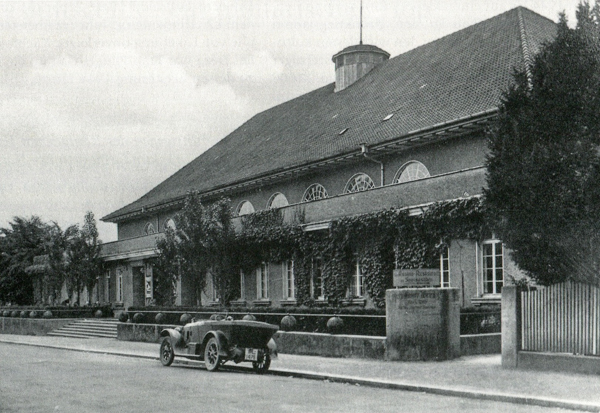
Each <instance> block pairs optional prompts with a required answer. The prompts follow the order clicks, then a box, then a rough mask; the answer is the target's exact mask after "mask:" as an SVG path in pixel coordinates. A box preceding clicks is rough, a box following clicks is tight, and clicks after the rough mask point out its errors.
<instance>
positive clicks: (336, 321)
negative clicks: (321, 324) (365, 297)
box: [327, 316, 344, 334]
mask: <svg viewBox="0 0 600 413" xmlns="http://www.w3.org/2000/svg"><path fill="white" fill-rule="evenodd" d="M343 327H344V320H342V319H341V318H339V317H338V316H335V317H331V318H330V319H329V320H327V331H329V332H330V333H331V334H337V333H340V332H341V331H342V328H343Z"/></svg>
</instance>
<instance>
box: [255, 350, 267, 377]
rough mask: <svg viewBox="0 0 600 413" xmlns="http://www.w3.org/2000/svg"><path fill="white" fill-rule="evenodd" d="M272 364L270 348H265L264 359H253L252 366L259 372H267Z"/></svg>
mask: <svg viewBox="0 0 600 413" xmlns="http://www.w3.org/2000/svg"><path fill="white" fill-rule="evenodd" d="M270 366H271V355H270V354H269V351H268V350H265V355H264V357H263V359H262V361H253V362H252V368H253V369H254V371H255V372H256V373H258V374H264V373H266V372H267V370H269V367H270Z"/></svg>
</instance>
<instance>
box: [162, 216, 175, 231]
mask: <svg viewBox="0 0 600 413" xmlns="http://www.w3.org/2000/svg"><path fill="white" fill-rule="evenodd" d="M163 229H164V231H167V229H171V230H173V231H175V229H176V228H175V221H173V218H169V219H167V220H166V221H165V225H164V226H163Z"/></svg>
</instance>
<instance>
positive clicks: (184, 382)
mask: <svg viewBox="0 0 600 413" xmlns="http://www.w3.org/2000/svg"><path fill="white" fill-rule="evenodd" d="M482 410H485V411H493V412H548V411H552V410H551V409H550V410H549V409H544V408H537V407H531V406H522V405H514V404H507V403H497V402H482V401H477V400H466V399H460V398H457V397H445V396H436V395H427V394H421V393H414V392H403V391H397V390H386V389H374V388H366V387H359V386H352V385H344V384H339V383H329V382H317V381H312V380H303V379H294V378H289V377H276V376H269V375H267V376H258V375H255V374H252V373H239V372H231V371H229V372H225V371H223V372H217V373H209V372H207V371H206V370H204V369H201V368H198V367H186V366H175V365H174V366H172V367H169V368H166V367H162V366H161V365H160V363H159V362H157V361H152V360H143V359H135V358H128V357H119V356H113V355H104V354H90V353H80V352H73V351H67V350H58V349H47V348H35V347H26V346H14V345H9V344H3V343H0V412H2V413H9V412H10V413H12V412H53V411H54V412H77V413H81V412H144V413H147V412H159V411H163V412H198V411H201V412H271V411H274V412H275V411H276V412H302V413H307V412H337V411H343V412H392V411H393V412H479V411H482ZM556 411H558V409H557V410H556Z"/></svg>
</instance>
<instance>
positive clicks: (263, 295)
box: [256, 262, 269, 300]
mask: <svg viewBox="0 0 600 413" xmlns="http://www.w3.org/2000/svg"><path fill="white" fill-rule="evenodd" d="M256 298H257V299H258V300H268V299H269V263H268V262H263V263H262V264H260V266H259V267H258V268H257V269H256Z"/></svg>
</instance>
